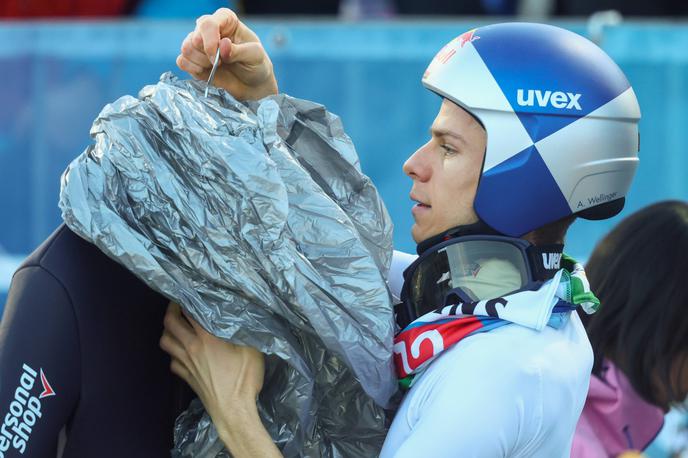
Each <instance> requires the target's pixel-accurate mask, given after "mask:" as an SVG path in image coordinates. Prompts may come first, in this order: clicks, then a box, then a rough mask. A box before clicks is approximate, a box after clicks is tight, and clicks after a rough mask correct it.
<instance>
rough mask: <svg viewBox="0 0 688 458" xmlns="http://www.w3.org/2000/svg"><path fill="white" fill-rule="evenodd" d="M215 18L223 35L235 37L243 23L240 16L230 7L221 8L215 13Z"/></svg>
mask: <svg viewBox="0 0 688 458" xmlns="http://www.w3.org/2000/svg"><path fill="white" fill-rule="evenodd" d="M213 19H215V20H216V21H217V23H218V25H219V28H220V36H222V37H230V38H231V37H233V36H234V34H235V33H236V31H237V29H238V28H239V26H240V25H241V22H240V21H239V17H238V16H237V15H236V13H235V12H234V11H232V10H230V9H229V8H219V9H218V10H217V11H215V12H214V13H213Z"/></svg>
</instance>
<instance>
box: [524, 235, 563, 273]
mask: <svg viewBox="0 0 688 458" xmlns="http://www.w3.org/2000/svg"><path fill="white" fill-rule="evenodd" d="M563 253H564V245H562V244H554V245H531V246H529V247H528V248H526V254H527V255H528V261H529V262H530V268H531V270H532V274H533V280H536V281H538V280H539V281H547V280H549V279H551V278H553V277H554V275H555V274H556V273H557V272H558V271H559V269H561V266H562V261H563V259H562V256H563Z"/></svg>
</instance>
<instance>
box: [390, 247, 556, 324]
mask: <svg viewBox="0 0 688 458" xmlns="http://www.w3.org/2000/svg"><path fill="white" fill-rule="evenodd" d="M562 249H563V246H561V245H556V246H552V245H549V246H547V247H535V246H533V245H531V244H530V243H529V242H527V241H525V240H523V239H517V238H512V237H502V236H464V237H457V238H453V239H450V240H447V241H445V242H442V243H439V244H437V245H435V246H434V247H432V248H430V249H429V250H427V251H425V252H424V253H423V254H422V255H421V256H420V257H418V259H416V260H415V261H414V262H413V263H412V264H411V265H410V266H409V267H408V268H407V269H406V270H405V271H404V286H403V288H402V291H401V300H402V304H399V305H398V306H397V308H396V312H397V323H398V324H399V326H400V327H401V328H404V327H405V326H406V325H407V324H408V323H410V322H412V321H413V320H415V319H416V318H418V317H419V316H421V315H424V314H425V313H428V312H430V311H433V310H439V309H442V308H443V307H445V306H447V305H450V304H458V303H474V302H479V301H482V300H490V299H495V298H498V297H503V296H506V295H509V294H512V293H515V292H517V291H524V290H534V289H537V288H538V287H539V286H540V285H541V284H542V281H543V280H545V279H547V278H548V277H551V276H553V274H554V273H556V271H557V270H558V269H559V264H560V259H561V250H562ZM547 251H549V253H547ZM552 251H553V252H552ZM548 261H549V262H548ZM534 272H536V274H534Z"/></svg>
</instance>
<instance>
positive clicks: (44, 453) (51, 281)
mask: <svg viewBox="0 0 688 458" xmlns="http://www.w3.org/2000/svg"><path fill="white" fill-rule="evenodd" d="M79 359H80V353H79V336H78V328H77V325H76V319H75V315H74V311H73V307H72V303H71V300H70V297H69V294H68V292H67V291H66V290H65V288H64V287H63V285H62V284H61V283H60V282H59V281H58V280H57V279H56V278H55V277H54V276H53V275H51V274H50V273H49V272H48V271H46V270H45V269H43V268H42V267H40V266H28V267H23V268H21V269H20V270H18V271H17V272H16V273H15V275H14V277H13V279H12V284H11V286H10V290H9V294H8V298H7V303H6V304H5V312H4V315H3V318H2V323H0V458H9V457H12V458H14V457H20V456H21V457H26V456H31V457H37V458H43V457H49V458H54V457H55V456H56V453H57V439H58V435H59V433H60V430H61V429H62V427H63V426H64V425H65V424H66V423H67V421H68V419H69V418H70V416H71V415H72V413H73V412H74V410H75V408H76V405H77V402H78V398H79V388H80V381H81V380H80V363H79Z"/></svg>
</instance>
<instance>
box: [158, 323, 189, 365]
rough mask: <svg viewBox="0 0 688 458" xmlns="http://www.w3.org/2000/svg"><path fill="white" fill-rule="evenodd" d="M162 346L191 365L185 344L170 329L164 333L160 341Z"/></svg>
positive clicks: (174, 356)
mask: <svg viewBox="0 0 688 458" xmlns="http://www.w3.org/2000/svg"><path fill="white" fill-rule="evenodd" d="M159 345H160V348H162V349H163V350H164V351H165V353H167V354H168V355H170V356H171V357H172V358H174V359H178V360H180V361H182V362H183V363H184V364H185V365H186V366H190V364H189V362H190V360H189V355H188V354H187V352H186V349H185V348H184V346H183V345H182V344H181V343H180V342H179V341H178V340H177V339H176V338H175V337H174V336H173V335H172V334H170V333H169V332H168V331H165V332H163V333H162V336H161V337H160V341H159Z"/></svg>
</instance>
